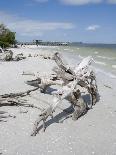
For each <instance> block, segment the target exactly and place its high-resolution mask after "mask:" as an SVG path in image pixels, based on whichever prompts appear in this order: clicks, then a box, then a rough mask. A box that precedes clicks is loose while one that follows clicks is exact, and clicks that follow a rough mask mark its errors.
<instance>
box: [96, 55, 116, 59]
mask: <svg viewBox="0 0 116 155" xmlns="http://www.w3.org/2000/svg"><path fill="white" fill-rule="evenodd" d="M97 57H98V58H102V59H107V60H114V59H115V58H109V57H104V56H101V55H98V56H97Z"/></svg>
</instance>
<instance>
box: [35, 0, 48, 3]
mask: <svg viewBox="0 0 116 155" xmlns="http://www.w3.org/2000/svg"><path fill="white" fill-rule="evenodd" d="M34 1H35V2H39V3H45V2H48V0H34Z"/></svg>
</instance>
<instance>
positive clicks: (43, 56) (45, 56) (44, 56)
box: [40, 53, 53, 60]
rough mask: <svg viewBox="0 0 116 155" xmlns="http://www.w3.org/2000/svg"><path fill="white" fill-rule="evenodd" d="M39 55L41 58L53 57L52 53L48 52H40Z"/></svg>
mask: <svg viewBox="0 0 116 155" xmlns="http://www.w3.org/2000/svg"><path fill="white" fill-rule="evenodd" d="M40 56H41V57H42V58H43V59H51V60H52V59H53V54H50V53H43V54H40Z"/></svg>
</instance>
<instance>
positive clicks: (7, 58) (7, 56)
mask: <svg viewBox="0 0 116 155" xmlns="http://www.w3.org/2000/svg"><path fill="white" fill-rule="evenodd" d="M3 60H5V61H11V60H13V52H12V51H11V50H7V51H5V52H4V53H3Z"/></svg>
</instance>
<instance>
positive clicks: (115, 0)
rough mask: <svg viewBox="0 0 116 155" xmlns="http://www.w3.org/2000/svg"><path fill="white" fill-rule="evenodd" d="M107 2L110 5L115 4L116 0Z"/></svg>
mask: <svg viewBox="0 0 116 155" xmlns="http://www.w3.org/2000/svg"><path fill="white" fill-rule="evenodd" d="M107 2H108V3H110V4H116V0H107Z"/></svg>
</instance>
